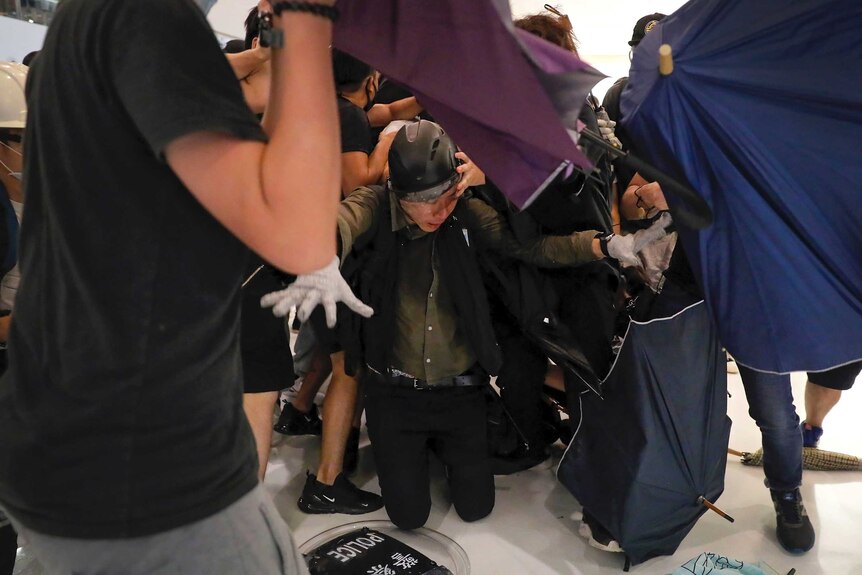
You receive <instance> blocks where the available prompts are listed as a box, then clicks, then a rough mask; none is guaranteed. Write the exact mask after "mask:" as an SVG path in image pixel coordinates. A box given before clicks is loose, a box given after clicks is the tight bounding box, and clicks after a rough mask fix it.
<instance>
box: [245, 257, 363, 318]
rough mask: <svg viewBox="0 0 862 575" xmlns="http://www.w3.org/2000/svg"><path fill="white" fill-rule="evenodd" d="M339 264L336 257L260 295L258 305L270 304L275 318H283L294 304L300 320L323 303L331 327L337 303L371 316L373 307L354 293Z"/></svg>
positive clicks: (268, 305)
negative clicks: (284, 284) (278, 288)
mask: <svg viewBox="0 0 862 575" xmlns="http://www.w3.org/2000/svg"><path fill="white" fill-rule="evenodd" d="M338 264H339V261H338V258H337V257H335V258H333V259H332V261H331V262H329V265H327V266H326V267H324V268H321V269H319V270H317V271H315V272H311V273H310V274H304V275H301V276H299V277H297V278H296V281H295V282H293V283H292V284H290V286H288V288H287V289H283V290H280V291H275V292H272V293H268V294H266V295H265V296H263V297H262V298H261V300H260V306H261V307H272V313H273V314H275V316H276V317H284V316H285V315H287V314H288V312H290V308H292V307H294V306H297V310H296V315H297V317H298V318H299V320H300V321H306V320H307V319H308V317H309V316H310V315H311V312H312V311H314V308H315V307H317V304H322V305H323V309H324V310H325V311H326V325H327V326H329V327H330V328H333V327H335V318H336V304H337V303H338V302H342V303H344V304H345V305H346V306H347V307H349V308H350V309H352V310H353V311H355V312H356V313H358V314H359V315H361V316H362V317H371V316H372V315H374V310H373V309H371V308H370V307H368V306H367V305H365V304H364V303H362V301H360V300H359V298H357V297H356V296H355V295H353V292H352V291H351V289H350V286H349V285H347V282H346V281H344V278H343V277H342V276H341V272H340V271H339V270H338Z"/></svg>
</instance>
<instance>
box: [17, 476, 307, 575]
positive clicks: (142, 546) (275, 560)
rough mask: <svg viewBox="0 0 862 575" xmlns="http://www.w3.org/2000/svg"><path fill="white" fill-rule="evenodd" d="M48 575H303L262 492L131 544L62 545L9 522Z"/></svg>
mask: <svg viewBox="0 0 862 575" xmlns="http://www.w3.org/2000/svg"><path fill="white" fill-rule="evenodd" d="M12 524H13V525H14V526H15V529H17V530H18V532H19V533H20V534H22V535H23V536H24V537H25V538H26V540H27V541H28V543H29V545H30V548H31V550H32V552H33V555H34V556H35V557H36V558H37V559H38V560H39V561H40V562H41V563H42V565H43V567H45V569H46V572H47V573H48V574H49V575H115V574H116V575H145V574H146V575H181V574H182V575H296V574H307V573H308V570H307V569H306V567H305V562H304V561H303V559H302V556H301V555H300V554H299V552H298V551H297V549H296V546H295V545H294V543H293V539H292V538H291V535H290V531H289V530H288V527H287V524H286V523H285V522H284V520H283V519H282V518H281V516H280V515H279V514H278V511H277V510H276V508H275V505H274V504H273V503H272V500H271V499H270V497H269V495H267V494H266V492H265V491H264V490H263V487H261V486H257V487H256V488H255V489H253V490H252V491H251V492H249V493H248V494H247V495H245V496H243V497H242V498H241V499H240V500H239V501H237V502H236V503H234V504H233V505H231V506H229V507H227V508H226V509H224V510H222V511H220V512H219V513H216V514H215V515H212V516H210V517H207V518H206V519H203V520H201V521H198V522H196V523H192V524H190V525H185V526H183V527H178V528H176V529H172V530H170V531H165V532H163V533H158V534H156V535H150V536H147V537H137V538H134V539H68V538H64V537H53V536H50V535H43V534H41V533H36V532H34V531H31V530H29V529H27V528H26V527H23V526H22V525H21V524H20V522H18V521H16V520H15V518H14V517H13V518H12Z"/></svg>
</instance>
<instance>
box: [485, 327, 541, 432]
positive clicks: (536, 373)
mask: <svg viewBox="0 0 862 575" xmlns="http://www.w3.org/2000/svg"><path fill="white" fill-rule="evenodd" d="M494 326H495V330H496V332H497V343H498V344H499V345H500V351H501V352H502V354H503V364H502V365H501V366H500V372H499V373H498V374H497V387H499V388H500V397H501V398H502V399H503V405H505V406H506V411H508V412H509V415H510V416H511V417H512V420H513V421H514V422H515V425H517V426H518V430H519V431H520V432H521V433H522V434H523V435H524V439H525V440H526V441H527V443H529V444H530V446H532V447H537V448H539V447H544V445H545V435H544V433H543V426H542V413H543V407H542V389H543V387H544V384H545V373H546V372H547V371H548V356H547V355H546V354H544V353H542V351H541V350H540V349H538V348H537V347H536V346H535V345H533V344H532V343H531V342H530V341H529V340H528V339H527V338H526V337H525V336H524V335H523V334H522V333H521V332H520V330H519V329H518V328H517V327H514V326H503V325H501V322H496V323H495V324H494Z"/></svg>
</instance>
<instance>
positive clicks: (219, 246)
mask: <svg viewBox="0 0 862 575" xmlns="http://www.w3.org/2000/svg"><path fill="white" fill-rule="evenodd" d="M29 76H30V77H29V81H28V86H27V92H28V102H29V117H28V132H27V138H26V141H25V157H26V158H27V166H26V168H25V174H24V181H25V185H26V187H27V210H26V213H25V216H24V221H23V226H22V231H21V253H20V267H21V276H22V277H21V284H20V288H19V291H18V296H17V300H16V306H15V322H14V323H13V325H12V333H11V338H10V343H9V360H10V361H9V370H8V372H7V374H6V376H5V377H4V378H3V380H2V381H0V438H2V440H0V501H2V504H3V505H5V506H6V507H7V508H8V509H9V511H10V512H11V513H12V515H13V516H15V517H16V518H18V519H19V520H20V521H21V522H22V523H23V524H24V525H25V526H27V527H30V528H31V529H33V530H35V531H38V532H41V533H45V534H50V535H58V536H65V537H80V538H120V537H133V536H141V535H145V534H149V533H154V532H159V531H164V530H167V529H171V528H174V527H178V526H181V525H185V524H188V523H191V522H193V521H196V520H199V519H202V518H204V517H207V516H210V515H212V514H213V513H215V512H217V511H220V510H221V509H223V508H225V507H227V506H228V505H230V504H231V503H233V502H235V501H236V500H237V499H239V498H240V497H241V496H242V495H244V494H245V493H247V492H248V491H249V490H251V489H252V488H253V487H254V486H255V485H256V483H257V478H256V471H257V460H256V456H255V450H254V446H253V439H252V436H251V433H250V430H249V427H248V424H247V422H246V419H245V417H244V415H243V412H242V401H241V392H242V370H241V367H240V357H239V329H238V326H239V302H240V298H239V288H240V282H241V278H242V272H243V268H244V265H245V261H246V259H245V258H246V255H247V249H246V248H245V247H244V246H243V245H242V244H241V243H240V242H239V241H238V240H236V239H235V238H234V237H233V236H232V235H231V234H230V233H229V232H228V231H227V230H226V229H225V228H224V227H222V226H221V225H220V224H219V223H218V222H217V221H216V220H215V219H214V218H213V217H212V216H211V215H210V214H209V213H208V212H207V211H205V210H204V209H203V207H202V206H201V205H200V204H199V203H198V202H197V201H196V200H195V199H194V197H192V195H191V194H190V193H189V191H188V190H187V189H186V188H185V187H184V186H183V185H182V183H181V182H180V181H179V179H178V178H177V177H176V175H175V174H174V173H173V172H172V171H171V170H170V169H169V167H168V165H167V164H166V163H165V161H164V159H163V152H164V149H165V146H166V145H167V144H169V143H170V142H172V141H174V140H176V139H177V138H178V137H180V136H183V135H185V134H189V133H193V132H200V131H214V132H222V133H227V134H232V135H234V136H237V137H239V138H242V139H249V140H259V141H263V140H265V135H264V133H263V132H262V131H261V128H260V126H259V124H258V123H257V121H256V120H255V117H254V116H253V115H252V113H251V112H250V111H249V110H248V108H247V107H246V105H245V103H244V100H243V97H242V93H241V91H240V87H239V84H238V82H237V81H236V79H235V77H234V75H233V73H232V71H231V69H230V66H229V65H228V63H227V61H226V60H225V57H224V56H223V55H222V53H221V51H220V50H219V46H218V42H217V41H216V39H215V37H214V35H213V33H212V30H211V29H210V27H209V25H208V24H207V22H206V19H205V18H204V16H203V14H202V13H201V11H200V10H199V9H198V8H197V7H196V6H195V5H194V4H193V3H192V2H191V0H146V1H135V2H129V1H126V0H68V1H67V2H64V3H63V5H62V6H61V7H60V8H59V10H58V11H57V14H56V16H55V19H54V22H53V23H52V25H51V27H50V29H49V31H48V34H47V37H46V39H45V45H44V49H43V50H42V52H41V53H40V55H39V58H38V59H36V60H35V62H34V66H33V68H31V69H30V75H29Z"/></svg>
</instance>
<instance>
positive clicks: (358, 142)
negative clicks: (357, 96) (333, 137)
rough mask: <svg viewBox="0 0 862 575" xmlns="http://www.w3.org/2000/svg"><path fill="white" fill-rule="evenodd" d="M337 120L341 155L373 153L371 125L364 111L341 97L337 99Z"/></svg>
mask: <svg viewBox="0 0 862 575" xmlns="http://www.w3.org/2000/svg"><path fill="white" fill-rule="evenodd" d="M338 120H339V122H340V124H341V153H342V154H346V153H348V152H364V153H365V154H369V155H370V154H371V152H373V151H374V142H373V141H372V139H371V124H370V123H369V122H368V114H366V113H365V110H363V109H362V108H360V107H359V106H357V105H356V104H354V103H353V102H351V101H350V100H348V99H347V98H344V97H342V96H339V97H338Z"/></svg>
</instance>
